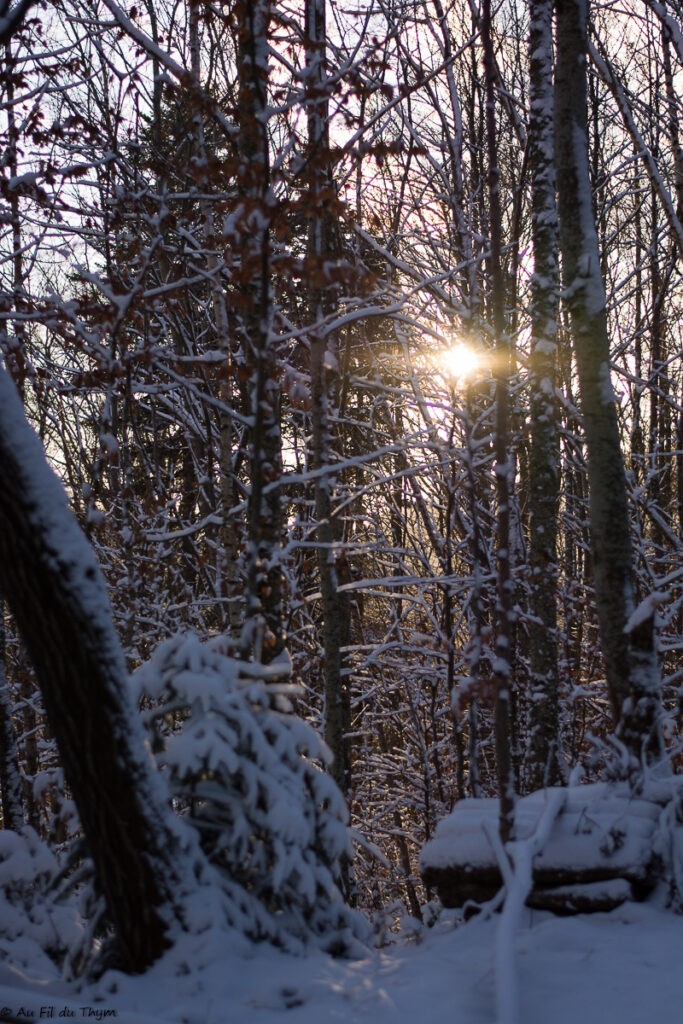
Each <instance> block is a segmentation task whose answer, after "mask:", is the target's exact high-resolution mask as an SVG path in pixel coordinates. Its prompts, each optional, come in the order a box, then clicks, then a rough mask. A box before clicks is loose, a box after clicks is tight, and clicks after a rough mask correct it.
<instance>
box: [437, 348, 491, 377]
mask: <svg viewBox="0 0 683 1024" xmlns="http://www.w3.org/2000/svg"><path fill="white" fill-rule="evenodd" d="M436 362H437V364H438V365H439V367H440V369H441V370H442V372H443V373H444V374H445V375H446V376H447V377H449V378H450V379H451V380H469V379H470V378H471V377H473V376H474V375H475V374H476V373H477V372H478V371H479V370H481V360H480V358H479V354H478V352H477V351H476V350H475V349H473V348H471V347H470V346H469V345H463V344H458V345H451V347H450V348H446V349H444V350H443V352H440V353H439V354H438V356H437V357H436Z"/></svg>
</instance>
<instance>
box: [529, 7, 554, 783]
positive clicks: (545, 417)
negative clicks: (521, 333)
mask: <svg viewBox="0 0 683 1024" xmlns="http://www.w3.org/2000/svg"><path fill="white" fill-rule="evenodd" d="M552 16H553V2H552V0H530V5H529V19H530V26H529V90H530V96H529V103H530V116H529V136H528V138H529V150H530V152H529V170H530V173H531V204H532V212H531V233H532V240H533V251H534V273H533V277H532V279H531V333H532V338H531V345H532V349H531V359H530V384H531V449H530V454H529V566H530V570H531V578H530V581H529V610H530V613H531V616H530V621H529V655H530V670H531V679H530V694H529V740H528V760H527V772H526V774H527V778H528V781H529V783H530V785H531V786H532V788H534V789H538V788H540V787H541V786H547V785H555V784H556V783H558V782H559V781H560V768H559V757H558V754H559V695H558V669H557V513H558V507H559V437H558V409H557V398H556V394H555V389H556V366H555V364H556V353H557V316H558V304H559V266H558V230H559V229H558V221H557V206H556V200H555V185H556V181H555V148H554V140H553V76H552Z"/></svg>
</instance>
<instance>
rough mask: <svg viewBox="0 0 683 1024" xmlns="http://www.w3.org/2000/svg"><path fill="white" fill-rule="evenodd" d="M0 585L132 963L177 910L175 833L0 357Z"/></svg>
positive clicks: (119, 665)
mask: <svg viewBox="0 0 683 1024" xmlns="http://www.w3.org/2000/svg"><path fill="white" fill-rule="evenodd" d="M0 584H1V586H2V590H3V592H4V595H5V597H6V600H7V603H8V605H9V607H10V609H11V612H12V614H13V616H14V618H15V620H16V623H17V625H18V627H19V630H20V632H21V634H22V637H23V640H24V643H25V645H26V648H27V650H28V653H29V655H30V657H31V660H32V662H33V665H34V667H35V670H36V674H37V676H38V680H39V683H40V688H41V691H42V696H43V702H44V705H45V711H46V714H47V718H48V721H49V723H50V727H51V729H52V731H53V733H54V736H55V739H56V741H57V745H58V748H59V753H60V757H61V761H62V764H63V767H64V775H65V778H66V781H67V784H68V785H69V786H70V788H71V790H72V792H73V796H74V800H75V802H76V806H77V808H78V813H79V815H80V818H81V823H82V825H83V830H84V832H85V836H86V839H87V842H88V847H89V850H90V853H91V856H92V859H93V861H94V864H95V870H96V872H97V877H98V881H99V885H100V887H101V890H102V893H103V895H104V898H105V901H106V905H107V909H108V912H109V917H110V919H111V921H112V923H113V926H114V929H115V932H116V937H117V940H118V951H119V956H120V965H121V966H122V968H123V969H124V970H128V971H142V970H143V969H144V968H146V967H147V966H149V964H151V963H152V961H154V960H155V959H156V958H157V957H158V956H159V955H160V954H161V953H162V952H163V950H164V948H165V947H166V946H167V945H168V928H169V924H170V923H171V919H172V918H173V917H174V916H175V917H177V916H178V913H179V912H178V910H177V907H178V906H179V904H178V900H179V899H180V898H181V896H180V894H181V893H182V885H181V882H182V879H181V875H180V872H179V863H180V862H179V860H178V855H179V852H180V840H179V836H178V835H176V833H175V831H174V827H173V819H172V817H171V812H170V810H169V811H166V809H165V808H164V805H163V801H162V799H161V793H160V792H159V791H157V790H156V788H155V783H154V780H153V775H152V767H151V762H150V761H148V759H147V757H146V756H145V753H144V747H143V739H142V733H141V727H140V725H139V724H138V720H137V716H136V715H135V712H134V709H133V707H132V705H131V704H130V701H129V698H128V695H127V691H126V671H125V666H124V662H123V656H122V653H121V650H120V648H119V644H118V638H117V636H116V634H115V632H114V628H113V624H112V618H111V612H110V608H109V602H108V598H107V594H106V589H105V585H104V581H103V579H102V577H101V575H100V572H99V567H98V565H97V561H96V559H95V556H94V554H93V552H92V550H91V548H90V546H89V545H88V543H87V541H86V539H85V538H84V536H83V535H82V533H81V531H80V530H79V528H78V526H77V524H76V521H75V519H74V518H73V516H72V514H71V512H70V511H69V509H68V506H67V501H66V495H65V494H64V491H63V490H62V488H61V486H60V485H59V483H58V482H57V480H56V478H55V477H54V475H53V474H52V472H51V470H50V469H49V468H48V467H47V465H46V462H45V457H44V455H43V452H42V448H41V446H40V443H39V441H38V439H37V438H36V436H35V435H34V434H33V431H32V430H31V428H30V427H29V425H28V423H27V422H26V419H25V416H24V412H23V409H22V406H21V402H20V400H19V398H18V396H17V394H16V391H15V389H14V385H13V384H12V382H11V380H10V378H9V376H8V374H7V373H6V372H5V371H4V370H3V369H2V368H0Z"/></svg>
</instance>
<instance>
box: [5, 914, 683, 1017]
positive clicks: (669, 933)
mask: <svg viewBox="0 0 683 1024" xmlns="http://www.w3.org/2000/svg"><path fill="white" fill-rule="evenodd" d="M499 923H500V922H499V919H497V918H496V917H495V916H492V917H490V918H488V919H482V918H477V919H474V920H472V921H470V922H468V923H467V924H466V925H462V926H460V927H454V926H453V924H452V923H449V922H448V921H446V920H442V921H440V922H437V924H436V925H435V926H434V928H433V929H431V930H425V931H423V932H420V933H419V936H418V939H417V940H415V939H413V940H411V941H406V940H403V941H399V942H398V943H397V944H396V945H393V946H390V947H388V948H385V949H383V950H379V951H374V952H371V953H369V954H368V956H367V957H366V958H365V959H362V960H355V961H348V960H347V961H344V960H334V959H332V958H331V957H329V956H326V955H324V954H321V953H314V954H311V955H309V956H306V957H292V956H287V955H286V954H283V953H280V952H277V951H276V950H273V949H271V948H270V947H265V946H260V947H253V948H252V949H251V950H250V951H249V952H248V953H246V954H245V953H243V952H240V951H239V948H238V947H233V946H232V945H231V944H230V943H229V942H227V941H226V938H225V936H222V937H221V936H213V938H212V940H205V943H207V944H206V945H205V946H204V948H201V947H200V946H199V945H198V940H196V939H195V940H192V941H190V940H188V946H187V948H185V949H181V948H176V949H175V950H174V951H172V952H171V953H170V954H169V955H168V956H167V957H166V958H165V959H164V960H163V961H161V962H160V963H158V964H157V965H155V966H154V967H153V968H152V969H151V970H150V971H149V972H148V973H147V974H146V975H145V976H143V977H134V978H127V977H124V976H122V975H119V974H115V973H114V972H109V973H107V974H106V975H105V976H104V977H103V978H102V979H101V980H100V981H99V982H97V983H95V984H92V985H90V986H81V987H80V988H79V990H78V991H76V990H75V989H73V988H69V987H68V986H66V985H65V984H64V983H63V982H59V981H56V980H54V979H49V980H38V979H36V978H35V976H29V974H28V973H27V972H25V971H21V970H19V969H17V968H14V967H11V966H9V965H7V964H4V965H0V1007H2V1008H8V1009H10V1010H12V1011H13V1012H14V1013H15V1014H16V1013H17V1011H19V1010H20V1009H21V1008H22V1007H24V1008H27V1009H32V1010H34V1011H35V1016H36V1017H38V1014H39V1013H40V1010H41V1008H42V1007H48V1008H49V1007H54V1018H55V1019H58V1014H59V1012H60V1011H61V1010H63V1009H64V1008H69V1009H71V1010H72V1011H73V1018H72V1019H74V1020H84V1019H92V1020H95V1019H98V1018H97V1017H96V1015H95V1013H94V1012H93V1013H92V1014H91V1013H89V1012H88V1011H89V1010H92V1011H101V1012H102V1016H101V1017H99V1019H113V1015H112V1014H111V1013H110V1014H109V1017H108V1018H107V1017H105V1016H104V1014H105V1013H106V1011H114V1012H115V1013H116V1018H115V1019H117V1020H118V1021H120V1022H125V1024H181V1022H186V1024H277V1022H280V1021H281V1022H282V1024H366V1022H367V1024H416V1022H420V1024H432V1022H433V1024H437V1022H439V1024H441V1022H444V1021H448V1022H449V1024H492V1022H493V1021H494V1020H495V1003H496V984H495V974H494V951H495V944H496V935H497V931H498V927H499ZM514 941H515V953H516V964H517V974H518V987H519V998H520V1015H519V1019H520V1020H521V1021H523V1022H524V1024H549V1022H552V1024H576V1022H577V1021H580V1022H581V1024H646V1022H650V1021H652V1022H656V1024H679V1022H680V1020H681V1008H682V1007H683V971H682V970H681V965H680V960H681V952H682V951H683V922H682V921H681V918H680V917H676V916H675V915H673V914H671V913H669V912H667V911H665V910H663V909H661V908H660V907H658V906H657V905H656V904H654V903H648V904H626V905H625V906H624V907H621V908H619V909H618V910H615V911H612V912H611V913H609V914H592V915H578V916H576V917H573V918H557V917H554V916H553V915H551V914H549V913H547V912H542V911H531V910H528V909H526V908H525V909H523V910H522V912H521V918H520V921H519V925H518V928H517V930H516V934H515V940H514ZM212 942H213V944H211V943H212ZM193 943H194V948H192V944H193ZM183 962H185V963H186V964H188V965H192V967H193V969H190V970H187V969H186V970H185V973H181V968H182V964H183ZM46 1016H47V1014H44V1017H43V1019H45V1017H46ZM65 1016H66V1014H64V1016H62V1017H61V1019H64V1017H65Z"/></svg>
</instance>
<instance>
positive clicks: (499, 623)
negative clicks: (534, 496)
mask: <svg viewBox="0 0 683 1024" xmlns="http://www.w3.org/2000/svg"><path fill="white" fill-rule="evenodd" d="M482 10H483V17H482V26H481V35H482V45H483V47H484V77H485V85H486V144H487V156H488V197H489V223H490V231H491V256H490V283H491V311H492V316H491V320H492V327H493V337H494V343H495V352H496V356H495V363H496V366H495V380H496V426H495V455H496V467H495V473H496V495H497V499H498V523H497V537H496V556H497V580H498V590H497V600H496V646H495V653H496V656H495V660H494V663H493V674H494V678H495V680H496V710H495V732H496V763H497V767H498V790H499V797H500V834H501V839H502V840H503V842H506V841H507V840H508V839H510V838H511V837H512V835H513V832H514V810H515V782H514V770H513V764H512V730H511V708H512V658H513V650H512V639H513V621H512V620H513V603H514V602H513V581H512V565H511V557H512V553H511V539H512V531H511V528H510V527H511V505H512V459H511V457H510V450H509V422H510V399H509V393H508V390H509V378H510V346H509V340H508V337H507V332H506V330H505V282H504V279H503V268H502V223H503V217H502V211H501V204H500V169H499V167H498V143H497V134H496V133H497V127H496V98H495V97H496V88H495V80H496V66H495V56H494V51H493V38H492V35H491V2H490V0H484V4H483V9H482Z"/></svg>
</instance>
